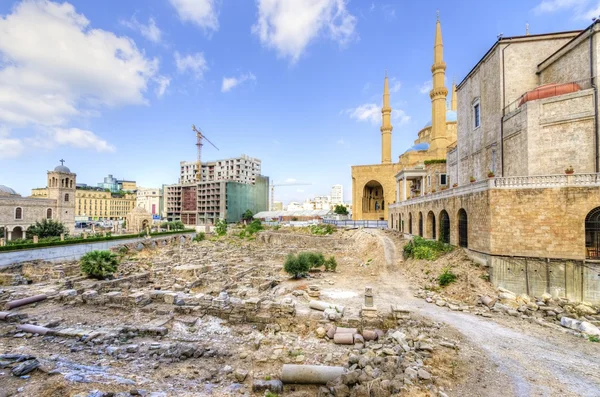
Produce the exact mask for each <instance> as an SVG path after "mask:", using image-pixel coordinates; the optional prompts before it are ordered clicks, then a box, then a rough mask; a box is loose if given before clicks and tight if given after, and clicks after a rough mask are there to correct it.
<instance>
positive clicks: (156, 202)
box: [136, 187, 164, 216]
mask: <svg viewBox="0 0 600 397" xmlns="http://www.w3.org/2000/svg"><path fill="white" fill-rule="evenodd" d="M136 195H137V199H136V207H142V208H144V209H145V210H146V211H148V213H150V214H151V215H158V216H162V212H163V197H164V195H163V192H162V189H160V188H144V187H139V188H138V189H137V192H136Z"/></svg>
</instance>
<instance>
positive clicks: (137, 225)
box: [126, 207, 152, 233]
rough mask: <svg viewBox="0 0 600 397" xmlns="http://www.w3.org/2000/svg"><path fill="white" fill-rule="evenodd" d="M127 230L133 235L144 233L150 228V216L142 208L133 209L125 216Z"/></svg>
mask: <svg viewBox="0 0 600 397" xmlns="http://www.w3.org/2000/svg"><path fill="white" fill-rule="evenodd" d="M126 219H127V230H128V231H130V232H134V233H139V232H141V231H144V230H145V229H146V228H148V227H150V226H152V214H150V213H149V212H148V211H146V210H145V209H144V208H142V207H135V208H134V209H133V210H131V212H130V213H129V214H127V218H126Z"/></svg>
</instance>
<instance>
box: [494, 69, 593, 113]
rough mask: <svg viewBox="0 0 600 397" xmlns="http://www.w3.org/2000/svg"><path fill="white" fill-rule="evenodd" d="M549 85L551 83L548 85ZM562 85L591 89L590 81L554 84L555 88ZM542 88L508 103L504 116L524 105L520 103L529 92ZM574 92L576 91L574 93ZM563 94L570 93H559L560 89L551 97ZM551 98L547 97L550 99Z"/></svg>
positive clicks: (534, 99) (533, 99)
mask: <svg viewBox="0 0 600 397" xmlns="http://www.w3.org/2000/svg"><path fill="white" fill-rule="evenodd" d="M548 84H551V83H548ZM562 84H577V86H579V91H581V90H587V89H588V88H592V80H591V79H589V78H588V79H584V80H578V81H568V82H564V83H556V85H557V86H560V85H562ZM540 87H543V85H542V86H538V87H535V88H532V89H531V90H528V91H527V92H526V93H524V94H523V95H521V96H520V97H518V98H517V99H515V100H514V101H512V102H511V103H509V104H508V105H507V106H506V107H505V108H504V114H509V113H511V112H514V111H515V110H517V109H518V108H519V107H520V106H521V105H524V104H525V102H522V101H523V100H524V99H525V96H526V95H527V94H529V93H530V92H531V91H534V90H536V89H538V88H540ZM548 88H549V89H551V88H552V87H548ZM574 92H576V91H574ZM564 94H570V92H563V93H560V89H559V90H557V92H556V93H555V94H554V95H552V96H560V95H564ZM552 96H550V97H548V98H551V97H552ZM537 99H539V98H531V99H529V100H528V102H529V101H536V100H537ZM541 99H545V98H541Z"/></svg>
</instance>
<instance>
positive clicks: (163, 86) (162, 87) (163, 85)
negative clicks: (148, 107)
mask: <svg viewBox="0 0 600 397" xmlns="http://www.w3.org/2000/svg"><path fill="white" fill-rule="evenodd" d="M155 81H156V88H155V90H154V92H155V93H156V96H157V97H159V98H160V97H162V96H163V95H164V93H165V91H166V90H167V87H168V86H169V84H171V79H170V78H168V77H165V76H158V77H157V78H156V79H155Z"/></svg>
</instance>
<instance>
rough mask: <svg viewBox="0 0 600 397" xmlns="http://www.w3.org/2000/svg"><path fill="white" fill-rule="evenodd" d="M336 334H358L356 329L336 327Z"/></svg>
mask: <svg viewBox="0 0 600 397" xmlns="http://www.w3.org/2000/svg"><path fill="white" fill-rule="evenodd" d="M335 333H336V334H358V330H357V329H356V328H346V327H337V328H336V329H335Z"/></svg>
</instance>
